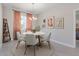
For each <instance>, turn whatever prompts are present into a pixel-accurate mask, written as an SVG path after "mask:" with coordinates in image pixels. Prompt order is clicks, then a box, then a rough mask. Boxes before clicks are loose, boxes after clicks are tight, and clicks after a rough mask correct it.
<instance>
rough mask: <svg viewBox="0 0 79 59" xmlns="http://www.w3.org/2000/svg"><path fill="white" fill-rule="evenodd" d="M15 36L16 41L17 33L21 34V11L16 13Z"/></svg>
mask: <svg viewBox="0 0 79 59" xmlns="http://www.w3.org/2000/svg"><path fill="white" fill-rule="evenodd" d="M13 27H14V28H13V29H14V32H13V35H14V40H16V39H17V37H16V32H21V15H20V12H19V11H14V23H13Z"/></svg>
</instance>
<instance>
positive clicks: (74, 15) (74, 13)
mask: <svg viewBox="0 0 79 59" xmlns="http://www.w3.org/2000/svg"><path fill="white" fill-rule="evenodd" d="M78 10H79V8H77V9H74V11H73V18H74V22H73V24H74V25H73V28H74V36H73V38H74V47H75V48H76V11H78Z"/></svg>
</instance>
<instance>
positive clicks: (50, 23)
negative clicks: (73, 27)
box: [47, 16, 55, 29]
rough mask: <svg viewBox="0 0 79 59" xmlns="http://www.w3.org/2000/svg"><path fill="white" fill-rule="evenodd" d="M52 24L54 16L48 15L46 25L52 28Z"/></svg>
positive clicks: (53, 23)
mask: <svg viewBox="0 0 79 59" xmlns="http://www.w3.org/2000/svg"><path fill="white" fill-rule="evenodd" d="M54 25H55V17H54V16H53V17H48V18H47V27H48V28H49V29H52V28H54Z"/></svg>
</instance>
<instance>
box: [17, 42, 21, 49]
mask: <svg viewBox="0 0 79 59" xmlns="http://www.w3.org/2000/svg"><path fill="white" fill-rule="evenodd" d="M20 42H21V41H18V43H17V46H16V49H17V48H18V46H19V44H20Z"/></svg>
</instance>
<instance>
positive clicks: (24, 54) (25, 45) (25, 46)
mask: <svg viewBox="0 0 79 59" xmlns="http://www.w3.org/2000/svg"><path fill="white" fill-rule="evenodd" d="M26 50H27V45H26V41H25V52H24V55H25V54H26Z"/></svg>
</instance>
